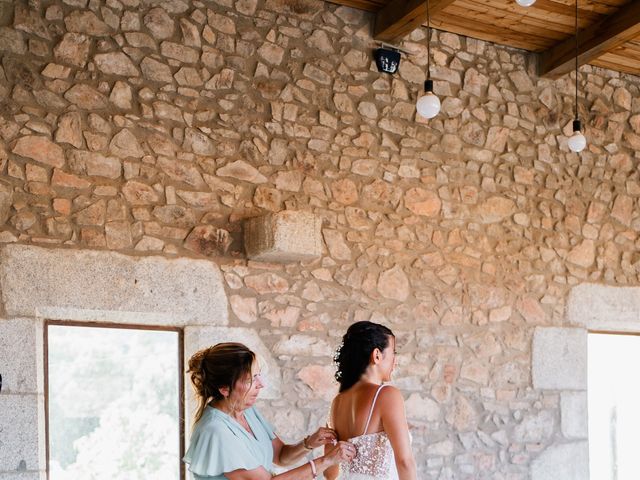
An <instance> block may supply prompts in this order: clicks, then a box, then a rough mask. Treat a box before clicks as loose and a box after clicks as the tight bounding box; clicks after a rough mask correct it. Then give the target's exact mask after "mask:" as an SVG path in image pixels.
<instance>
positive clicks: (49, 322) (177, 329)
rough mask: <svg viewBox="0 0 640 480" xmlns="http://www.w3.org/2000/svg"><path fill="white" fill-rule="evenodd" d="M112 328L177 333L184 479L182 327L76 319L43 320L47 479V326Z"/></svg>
mask: <svg viewBox="0 0 640 480" xmlns="http://www.w3.org/2000/svg"><path fill="white" fill-rule="evenodd" d="M50 325H56V326H64V327H90V328H113V329H119V330H152V331H163V332H176V333H177V334H178V395H179V397H180V398H179V400H178V430H179V437H180V438H179V458H177V461H178V463H179V470H178V471H179V472H180V473H179V480H185V479H186V468H185V464H184V462H183V461H182V457H184V454H185V392H184V383H185V382H184V329H182V328H180V327H165V326H158V325H141V324H131V323H126V324H125V323H115V322H96V321H94V322H89V321H87V322H85V321H76V320H45V321H44V326H43V340H44V342H43V343H44V348H43V355H44V359H43V364H44V439H45V472H46V476H47V477H46V478H47V480H51V477H50V468H49V326H50Z"/></svg>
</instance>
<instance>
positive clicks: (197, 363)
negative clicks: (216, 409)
mask: <svg viewBox="0 0 640 480" xmlns="http://www.w3.org/2000/svg"><path fill="white" fill-rule="evenodd" d="M255 359H256V356H255V354H254V353H253V352H252V351H251V350H249V348H248V347H246V346H245V345H243V344H241V343H218V344H216V345H213V346H212V347H208V348H204V349H202V350H200V351H198V352H196V353H194V354H193V355H192V356H191V358H190V359H189V370H187V373H189V374H190V375H191V385H192V386H193V390H194V392H195V395H196V399H197V401H198V408H197V409H196V412H195V415H194V423H195V422H197V421H198V420H200V418H201V417H202V414H203V413H204V409H205V408H206V406H207V405H208V404H209V402H211V401H218V400H222V399H223V398H224V396H223V395H222V393H221V392H220V389H221V388H225V387H226V388H228V389H229V393H231V392H232V391H233V387H234V386H235V384H236V382H237V381H238V380H239V379H240V378H242V377H243V376H245V375H249V377H250V376H251V366H252V365H253V362H254V361H255Z"/></svg>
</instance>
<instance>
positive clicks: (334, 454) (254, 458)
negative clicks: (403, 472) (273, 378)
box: [183, 343, 356, 480]
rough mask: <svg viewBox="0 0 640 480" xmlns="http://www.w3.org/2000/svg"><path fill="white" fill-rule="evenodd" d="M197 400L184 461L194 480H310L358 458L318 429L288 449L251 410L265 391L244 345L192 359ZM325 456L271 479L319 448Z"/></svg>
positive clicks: (332, 435)
mask: <svg viewBox="0 0 640 480" xmlns="http://www.w3.org/2000/svg"><path fill="white" fill-rule="evenodd" d="M188 373H190V374H191V383H192V385H193V387H194V390H195V393H196V397H197V399H198V409H197V410H196V414H195V424H194V427H193V432H192V434H191V442H190V444H189V449H188V450H187V453H186V455H185V456H184V458H183V460H184V462H185V463H187V464H188V465H189V471H190V472H191V473H192V474H193V477H194V479H195V480H227V479H228V480H269V479H273V480H310V479H315V478H317V475H318V472H322V471H324V470H325V469H326V468H328V467H330V466H332V465H337V464H338V463H344V462H350V461H351V460H352V459H353V457H354V456H355V454H356V451H355V447H354V446H353V445H352V444H350V443H348V442H337V440H336V434H335V432H334V431H333V430H331V429H328V428H320V429H318V431H316V432H315V433H314V434H312V435H309V436H307V437H305V438H304V439H303V440H302V441H300V442H298V443H296V444H293V445H287V444H285V443H284V442H283V441H282V440H280V438H278V436H277V435H276V434H275V433H274V431H273V427H272V426H271V425H270V424H269V423H268V422H267V421H266V420H265V419H264V418H263V417H262V415H261V414H260V412H258V410H257V409H256V408H255V407H254V406H253V404H254V403H255V402H256V399H257V398H258V394H259V392H260V390H261V389H262V388H263V386H264V385H263V383H262V379H261V378H260V372H259V367H258V362H257V361H256V356H255V354H254V353H253V352H252V351H251V350H249V349H248V348H247V347H246V346H244V345H242V344H240V343H219V344H217V345H214V346H212V347H209V348H205V349H204V350H200V351H199V352H197V353H195V354H194V355H193V356H192V357H191V358H190V359H189V371H188ZM323 445H334V446H333V447H328V448H327V449H325V450H326V453H325V455H324V456H321V457H318V458H315V459H313V460H309V462H308V463H305V464H304V465H302V466H300V467H297V468H293V469H291V470H288V471H286V472H284V473H281V474H279V475H273V473H272V469H273V465H274V464H276V465H279V466H287V465H291V464H293V463H295V462H297V461H298V460H300V459H301V458H302V457H303V456H304V455H305V454H306V453H308V452H309V451H310V450H313V449H314V448H316V447H320V446H323Z"/></svg>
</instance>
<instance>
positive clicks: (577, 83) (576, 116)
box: [575, 0, 578, 120]
mask: <svg viewBox="0 0 640 480" xmlns="http://www.w3.org/2000/svg"><path fill="white" fill-rule="evenodd" d="M575 107H576V117H575V119H576V120H578V0H576V105H575Z"/></svg>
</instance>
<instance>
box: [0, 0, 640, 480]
mask: <svg viewBox="0 0 640 480" xmlns="http://www.w3.org/2000/svg"><path fill="white" fill-rule="evenodd" d="M371 23H372V17H371V16H370V15H368V14H365V13H363V12H360V11H357V10H353V9H349V8H345V7H337V6H335V5H331V4H328V3H324V2H321V1H316V0H236V1H233V0H214V1H206V2H202V1H197V0H196V1H187V0H171V1H151V0H105V1H102V0H51V1H48V0H32V1H29V2H28V3H27V2H25V1H11V0H0V57H1V64H0V65H1V66H0V139H1V140H0V173H1V175H0V176H1V178H0V221H2V222H3V225H2V227H1V228H0V242H3V243H12V242H15V243H19V244H30V245H39V246H46V247H54V246H56V247H64V248H67V249H72V250H73V249H93V250H101V249H106V250H111V251H118V252H121V253H125V254H130V255H148V254H155V255H162V256H165V257H167V258H184V257H197V258H208V259H210V260H211V262H215V263H216V265H218V266H219V267H220V268H221V269H222V272H223V276H224V283H225V286H224V288H225V290H226V296H227V298H228V299H229V306H228V308H229V322H228V325H229V327H230V328H236V329H237V328H238V327H248V328H250V329H251V331H252V332H253V334H254V335H255V334H257V335H258V336H259V337H260V338H261V340H262V341H263V342H264V343H265V345H266V346H267V347H268V349H269V350H270V351H271V353H272V355H273V356H274V357H275V359H276V362H277V364H278V366H279V368H280V369H281V372H282V385H284V386H285V387H283V388H285V389H286V390H285V392H284V394H283V395H282V396H281V398H279V399H274V400H265V401H264V402H263V406H264V409H265V410H266V413H267V416H268V417H269V418H270V420H272V421H273V422H274V424H275V425H276V427H277V430H278V431H279V432H280V434H281V435H282V436H283V437H284V438H293V437H298V436H300V435H301V434H302V432H305V431H308V430H310V429H312V428H316V427H317V426H319V425H320V424H323V423H324V420H325V412H326V410H327V407H328V400H329V399H330V398H331V396H332V394H333V391H334V388H335V387H334V382H333V381H332V372H333V369H332V366H331V361H332V353H333V351H334V349H335V347H336V346H337V344H338V341H339V337H340V336H341V335H342V333H343V332H344V330H345V328H346V327H347V325H348V324H350V323H351V322H353V321H356V320H361V319H371V320H373V321H377V322H383V323H385V324H387V325H389V326H390V327H391V328H392V329H393V330H394V332H395V333H396V335H397V338H398V343H399V352H400V355H399V366H398V369H397V373H396V384H397V385H398V387H399V388H401V389H402V391H403V392H404V394H405V397H406V401H407V410H408V417H409V421H410V424H411V430H412V435H413V447H414V450H415V453H416V457H417V461H418V465H419V472H420V474H419V477H420V478H429V479H489V478H491V479H494V480H524V479H527V478H531V477H532V478H535V479H542V478H544V479H545V480H549V479H552V478H554V477H553V475H563V477H562V478H563V479H578V478H585V477H584V470H581V468H582V467H581V466H579V467H573V466H572V465H573V463H576V462H573V463H572V462H567V461H566V460H567V459H577V458H583V456H584V445H585V441H584V440H585V437H586V433H585V432H584V429H583V428H581V425H580V424H579V422H577V425H576V420H575V418H571V414H572V412H575V411H576V409H578V408H582V407H581V405H583V402H582V399H583V397H584V391H583V389H584V387H585V386H584V385H583V384H580V385H577V387H576V386H575V385H569V386H566V384H565V383H563V380H562V379H560V380H558V381H554V377H553V376H554V375H555V373H554V372H555V370H554V369H553V365H551V366H548V368H547V364H544V363H542V364H540V368H541V369H542V370H540V371H538V373H536V375H535V379H537V380H536V382H539V383H535V382H534V375H533V374H532V367H533V366H534V362H532V351H533V347H534V345H535V346H536V348H538V349H541V350H540V351H541V352H542V353H540V355H542V356H544V355H545V354H546V353H547V351H546V350H545V349H546V348H552V347H554V346H558V345H565V344H567V342H568V344H570V345H578V346H579V345H582V343H580V342H582V340H581V339H580V338H577V337H580V333H576V334H575V335H573V334H571V333H567V332H566V330H571V329H567V328H566V327H570V326H572V323H571V322H570V321H569V320H567V318H566V316H565V310H566V304H567V300H568V298H569V294H570V291H571V289H572V288H573V287H574V286H576V285H578V284H581V283H602V284H606V285H609V286H626V287H632V286H637V285H639V284H640V281H639V280H640V277H639V274H640V256H639V254H638V246H639V245H640V237H639V236H638V233H639V231H640V211H639V209H638V201H639V198H640V181H639V179H638V168H637V167H638V153H637V150H638V149H639V148H640V92H639V86H640V79H639V78H638V77H633V76H629V75H623V74H619V73H617V72H612V71H608V70H603V69H598V68H593V67H589V66H585V67H582V68H581V69H580V74H579V82H580V99H579V111H580V117H581V118H582V119H583V121H584V123H585V124H586V137H587V140H588V148H587V149H586V150H585V151H584V152H583V153H582V154H580V155H576V154H572V153H571V152H569V150H568V148H567V137H568V135H570V134H571V120H572V111H573V91H572V79H571V77H570V76H569V75H568V76H565V77H564V78H561V79H560V80H557V81H550V80H543V79H540V78H537V77H536V76H535V73H534V72H535V68H534V61H533V58H532V57H530V56H529V55H528V54H527V53H526V52H523V51H519V50H514V49H510V48H505V47H500V46H496V45H493V44H489V43H486V42H482V41H478V40H474V39H470V38H464V37H460V36H457V35H454V34H449V33H443V32H438V31H434V32H433V37H432V39H431V41H432V45H433V50H432V51H433V67H432V68H433V71H432V77H433V78H434V80H435V92H436V94H437V95H439V96H440V98H441V100H442V112H441V113H440V114H439V115H438V116H437V117H436V118H435V119H433V120H431V121H428V122H426V121H422V120H420V119H419V118H416V115H415V106H414V105H415V100H416V96H417V95H418V94H419V92H420V90H421V86H422V82H423V81H424V79H425V68H426V62H427V58H426V51H427V47H426V44H427V38H426V36H425V30H424V29H418V30H416V31H415V32H413V33H412V34H411V35H410V36H409V37H408V38H406V39H405V41H404V42H403V44H402V47H403V48H404V49H406V50H407V51H409V52H411V54H410V55H406V56H404V58H403V59H402V62H401V65H400V71H399V73H398V74H397V75H395V76H388V75H383V74H380V73H378V72H377V70H376V68H375V65H374V63H373V60H372V57H371V49H372V47H373V46H374V44H373V41H372V38H371V36H370V30H371ZM283 210H293V211H304V212H310V213H313V214H315V215H317V216H318V217H319V218H321V219H322V231H321V233H322V238H323V241H324V246H323V254H322V257H321V258H320V259H319V260H313V261H308V262H293V263H287V264H276V263H273V264H272V263H260V262H255V261H249V260H247V259H246V257H245V254H244V249H243V242H242V233H243V232H242V225H243V221H244V220H245V219H247V218H251V217H255V216H259V215H263V214H266V213H272V212H273V213H275V212H281V211H283ZM3 322H4V323H5V325H6V326H7V328H14V327H12V325H15V323H11V322H15V321H14V320H5V321H3ZM547 327H552V328H551V329H550V330H547ZM16 328H17V327H16ZM16 331H18V330H16ZM234 331H235V330H234ZM534 334H535V335H534ZM534 336H535V341H534ZM574 337H576V338H574ZM576 348H578V347H576ZM0 357H2V352H0ZM554 358H555V357H554ZM563 358H564V357H563ZM563 358H560V360H561V361H562V360H563ZM567 358H568V357H567ZM567 358H564V360H567ZM5 360H6V359H3V361H5ZM550 377H552V378H550ZM563 378H564V377H563ZM576 388H577V392H573V391H572V390H574V389H576ZM580 392H582V393H580ZM581 395H582V396H581ZM2 396H4V392H3V395H2ZM581 402H582V403H581ZM563 412H565V413H564V414H563ZM565 420H566V421H565ZM567 422H569V423H567ZM24 435H26V436H27V437H28V436H29V435H36V433H33V432H26V433H25V434H24ZM20 438H23V437H20ZM24 438H26V437H24ZM29 438H30V437H29ZM6 441H7V440H6V439H3V438H1V437H0V443H2V442H6ZM12 441H13V442H18V441H21V440H20V439H16V440H13V439H12V440H9V443H8V445H11V442H12ZM25 441H26V440H25ZM4 448H5V445H4V444H2V446H1V447H0V450H2V449H4ZM581 455H582V456H581ZM0 458H4V457H1V454H0ZM577 463H580V462H577ZM20 465H21V467H20V468H18V467H19V466H20ZM20 465H14V464H13V463H9V462H8V461H7V462H0V476H3V475H5V473H4V472H6V476H7V478H12V479H14V478H15V479H20V480H23V479H25V478H35V477H34V476H32V475H34V474H30V473H28V471H32V470H38V467H34V466H33V465H27V466H26V467H25V466H24V465H22V464H20ZM556 465H562V468H563V469H560V470H559V469H557V468H555V467H554V466H556ZM581 465H582V464H581ZM567 469H568V470H567ZM18 470H21V471H26V472H27V473H17V471H18ZM10 472H12V473H10ZM558 472H559V473H558ZM558 478H560V477H558Z"/></svg>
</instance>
